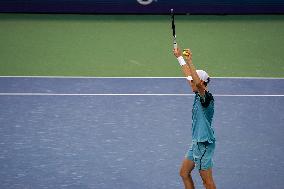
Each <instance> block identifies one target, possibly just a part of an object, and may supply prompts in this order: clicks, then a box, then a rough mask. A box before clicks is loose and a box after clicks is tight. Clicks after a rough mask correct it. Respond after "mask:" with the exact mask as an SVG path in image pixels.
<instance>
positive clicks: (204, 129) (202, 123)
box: [192, 91, 216, 143]
mask: <svg viewBox="0 0 284 189" xmlns="http://www.w3.org/2000/svg"><path fill="white" fill-rule="evenodd" d="M213 115H214V98H213V96H212V94H211V93H209V92H208V91H206V92H205V96H204V97H201V96H200V95H199V94H198V93H196V95H195V98H194V103H193V108H192V141H193V142H206V141H208V142H209V143H214V142H215V140H216V139H215V135H214V129H213V127H212V120H213Z"/></svg>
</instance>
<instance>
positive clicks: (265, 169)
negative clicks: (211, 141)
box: [0, 77, 284, 189]
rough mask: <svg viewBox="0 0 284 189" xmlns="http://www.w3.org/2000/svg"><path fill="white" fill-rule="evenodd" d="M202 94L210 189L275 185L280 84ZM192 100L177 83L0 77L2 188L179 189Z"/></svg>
mask: <svg viewBox="0 0 284 189" xmlns="http://www.w3.org/2000/svg"><path fill="white" fill-rule="evenodd" d="M209 89H210V91H211V92H212V93H213V94H215V117H214V122H213V123H214V124H213V125H214V127H215V130H216V134H217V148H216V152H215V159H214V163H215V164H214V168H213V172H214V176H215V181H216V185H217V188H219V189H228V188H230V189H239V188H244V189H256V188H257V189H267V188H269V189H279V188H281V186H283V185H284V180H283V177H284V174H283V169H284V160H283V156H284V147H283V145H282V143H281V140H282V139H283V136H284V127H283V126H284V125H283V122H284V106H283V105H284V80H283V79H276V78H270V79H269V78H258V79H256V78H213V79H212V81H211V83H210V88H209ZM193 98H194V95H193V94H192V92H191V91H190V88H189V87H188V86H187V83H186V81H185V79H183V78H79V77H78V78H68V77H62V78H60V77H57V78H52V77H0V104H1V106H0V148H1V151H0V166H1V168H0V180H1V182H0V188H1V189H2V188H3V189H24V188H26V189H30V188H32V189H34V188H37V189H41V188H52V189H54V188H68V189H69V188H71V189H73V188H74V189H78V188H80V189H111V188H118V189H127V188H135V189H173V188H182V187H183V184H182V181H181V179H180V178H179V167H180V164H181V161H182V160H183V156H184V154H185V153H186V151H187V149H188V147H189V144H190V142H191V108H192V103H193ZM193 177H194V180H195V182H196V188H197V189H201V188H203V186H202V182H201V180H200V178H199V175H198V171H197V170H196V171H194V176H193Z"/></svg>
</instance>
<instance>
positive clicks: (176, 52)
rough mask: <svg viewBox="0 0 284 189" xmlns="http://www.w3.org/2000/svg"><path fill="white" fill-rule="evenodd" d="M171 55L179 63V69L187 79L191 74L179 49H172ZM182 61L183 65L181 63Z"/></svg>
mask: <svg viewBox="0 0 284 189" xmlns="http://www.w3.org/2000/svg"><path fill="white" fill-rule="evenodd" d="M173 53H174V55H175V57H176V58H177V59H178V60H179V63H180V66H181V69H182V72H183V75H184V76H185V77H188V76H191V72H190V69H189V66H188V65H187V64H186V63H185V61H184V60H183V57H182V52H181V51H180V49H179V48H176V49H173ZM182 60H183V62H184V63H185V64H183V63H181V62H182ZM188 83H189V85H190V82H189V81H188Z"/></svg>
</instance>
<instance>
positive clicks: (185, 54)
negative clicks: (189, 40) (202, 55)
mask: <svg viewBox="0 0 284 189" xmlns="http://www.w3.org/2000/svg"><path fill="white" fill-rule="evenodd" d="M182 54H183V55H184V56H189V55H190V52H189V51H183V52H182Z"/></svg>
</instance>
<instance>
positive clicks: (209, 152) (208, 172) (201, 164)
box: [196, 142, 216, 189]
mask: <svg viewBox="0 0 284 189" xmlns="http://www.w3.org/2000/svg"><path fill="white" fill-rule="evenodd" d="M197 146H198V151H197V154H199V155H198V163H197V165H196V166H198V168H199V174H200V176H201V178H202V181H203V185H204V186H205V188H206V189H216V186H215V183H214V180H213V175H212V167H213V161H212V158H213V154H214V150H215V143H208V142H200V143H198V145H197Z"/></svg>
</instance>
